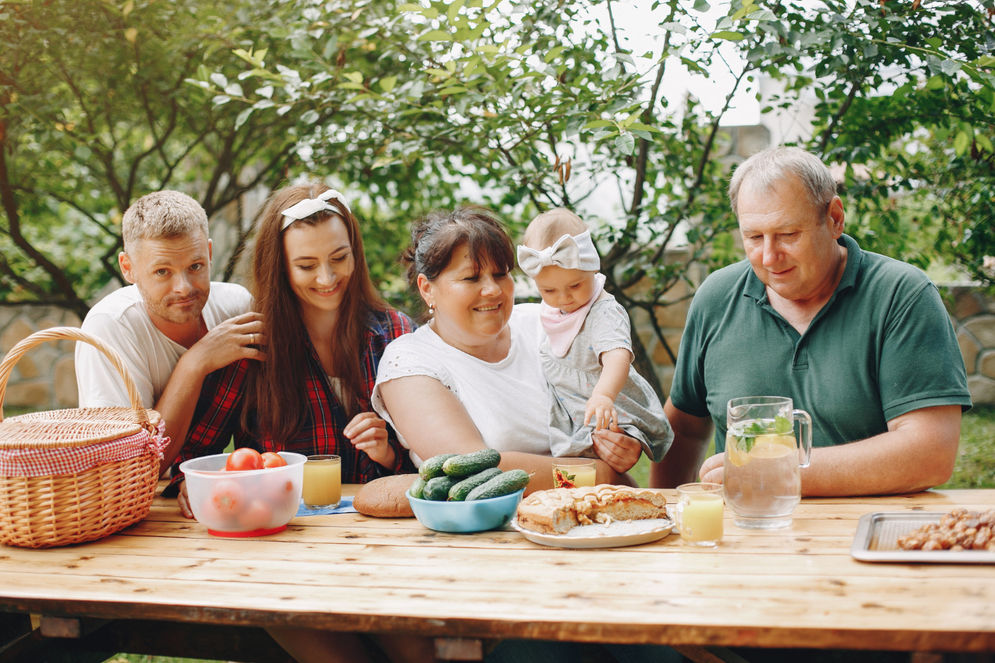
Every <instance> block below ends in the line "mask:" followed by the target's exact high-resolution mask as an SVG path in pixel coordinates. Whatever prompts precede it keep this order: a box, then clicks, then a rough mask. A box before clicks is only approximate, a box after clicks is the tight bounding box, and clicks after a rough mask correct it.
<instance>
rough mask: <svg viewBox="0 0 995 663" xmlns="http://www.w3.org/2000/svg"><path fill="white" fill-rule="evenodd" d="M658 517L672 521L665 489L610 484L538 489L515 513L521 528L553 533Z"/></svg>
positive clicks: (557, 534)
mask: <svg viewBox="0 0 995 663" xmlns="http://www.w3.org/2000/svg"><path fill="white" fill-rule="evenodd" d="M659 519H664V520H667V521H668V522H669V519H668V518H667V498H666V495H665V494H664V493H663V491H659V490H652V489H647V488H630V487H628V486H613V485H609V484H601V485H598V486H590V487H588V486H584V487H580V488H554V489H552V490H541V491H537V492H534V493H532V494H531V495H529V496H528V497H526V498H525V499H523V500H522V501H521V502H520V503H519V505H518V511H517V514H516V524H517V525H518V527H519V528H520V529H522V528H524V529H526V530H530V531H532V532H536V533H539V534H545V535H554V536H559V535H567V534H569V533H570V531H571V530H573V529H574V528H575V527H583V526H588V525H603V526H604V525H611V524H612V523H616V522H627V521H638V520H659ZM657 526H659V523H657ZM602 529H603V528H602ZM628 529H631V527H629V528H628ZM637 529H642V528H637ZM668 531H669V528H668Z"/></svg>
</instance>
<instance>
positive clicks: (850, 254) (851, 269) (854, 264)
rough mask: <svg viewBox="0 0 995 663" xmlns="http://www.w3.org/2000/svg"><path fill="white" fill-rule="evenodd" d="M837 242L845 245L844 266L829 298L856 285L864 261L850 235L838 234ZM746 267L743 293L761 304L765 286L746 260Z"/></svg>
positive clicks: (861, 252)
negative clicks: (747, 273)
mask: <svg viewBox="0 0 995 663" xmlns="http://www.w3.org/2000/svg"><path fill="white" fill-rule="evenodd" d="M836 243H837V244H841V245H843V246H845V247H846V267H844V268H843V276H842V277H840V282H839V285H837V286H836V290H835V291H834V292H833V296H832V297H831V298H830V300H832V299H834V298H835V297H836V295H838V294H839V293H841V292H843V291H844V290H846V289H847V288H852V287H854V286H855V285H857V277H858V276H859V274H860V266H861V265H862V264H863V262H864V252H863V250H861V248H860V245H858V244H857V240H855V239H854V238H852V237H850V236H849V235H847V234H846V233H843V234H842V235H840V238H839V239H838V240H836ZM747 267H748V269H749V276H748V277H747V279H746V284H745V285H744V287H743V295H744V296H746V297H750V298H751V299H755V300H756V301H757V302H759V303H761V304H763V303H766V302H767V288H766V287H765V286H764V284H763V281H761V280H760V279H759V278H757V274H756V272H754V271H753V267H751V266H749V261H747Z"/></svg>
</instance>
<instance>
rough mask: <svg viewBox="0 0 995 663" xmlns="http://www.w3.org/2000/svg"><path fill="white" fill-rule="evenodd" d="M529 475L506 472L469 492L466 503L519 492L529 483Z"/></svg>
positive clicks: (524, 472)
mask: <svg viewBox="0 0 995 663" xmlns="http://www.w3.org/2000/svg"><path fill="white" fill-rule="evenodd" d="M529 478H530V477H529V473H528V472H526V471H525V470H508V471H507V472H502V473H501V474H499V475H498V476H496V477H494V478H492V479H488V480H487V481H485V482H484V483H482V484H480V485H479V486H477V487H476V488H474V489H473V490H471V491H470V494H469V495H467V496H466V501H467V502H470V501H471V500H486V499H487V498H488V497H501V496H502V495H509V494H511V493H513V492H515V491H517V490H521V489H522V488H524V487H525V486H526V485H528V483H529Z"/></svg>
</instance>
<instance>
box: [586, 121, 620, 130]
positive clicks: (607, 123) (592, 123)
mask: <svg viewBox="0 0 995 663" xmlns="http://www.w3.org/2000/svg"><path fill="white" fill-rule="evenodd" d="M613 124H615V123H614V122H612V121H611V120H591V121H590V122H588V123H586V124H585V125H584V126H582V127H581V129H600V128H601V127H610V126H612V125H613Z"/></svg>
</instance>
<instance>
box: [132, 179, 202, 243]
mask: <svg viewBox="0 0 995 663" xmlns="http://www.w3.org/2000/svg"><path fill="white" fill-rule="evenodd" d="M196 231H200V232H202V233H204V237H210V235H209V234H208V230H207V213H206V212H205V211H204V208H203V207H201V206H200V203H198V202H197V201H196V200H194V199H193V198H191V197H190V196H188V195H187V194H185V193H180V192H179V191H155V192H153V193H149V194H146V195H144V196H142V197H141V198H139V199H138V200H136V201H135V202H133V203H132V204H131V207H129V208H128V210H127V211H126V212H125V213H124V218H122V219H121V236H122V238H123V239H124V250H125V252H126V253H127V252H129V251H130V250H131V249H132V247H134V245H135V242H138V241H141V240H143V239H172V238H175V237H184V236H186V235H191V234H193V233H194V232H196Z"/></svg>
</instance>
